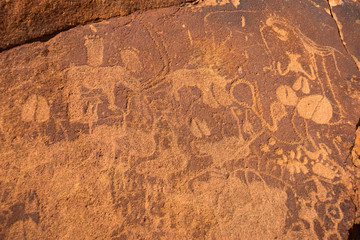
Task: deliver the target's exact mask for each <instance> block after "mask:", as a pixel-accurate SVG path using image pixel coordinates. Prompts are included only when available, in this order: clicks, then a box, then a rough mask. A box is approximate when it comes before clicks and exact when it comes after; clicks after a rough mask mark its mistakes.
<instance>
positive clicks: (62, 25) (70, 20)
mask: <svg viewBox="0 0 360 240" xmlns="http://www.w3.org/2000/svg"><path fill="white" fill-rule="evenodd" d="M190 1H191V0H95V1H90V0H75V1H74V0H72V1H68V0H57V1H49V0H39V1H32V0H0V50H3V49H8V48H10V47H13V46H17V45H19V44H23V43H26V42H30V41H34V40H42V41H45V40H46V39H48V38H49V37H51V36H53V35H54V34H56V33H58V32H60V31H63V30H66V29H69V28H71V27H74V26H77V25H79V24H85V23H87V22H90V21H96V20H99V19H108V18H110V17H114V16H124V15H128V14H130V13H133V12H134V11H136V10H147V9H152V8H160V7H169V6H173V5H180V4H183V3H186V2H190Z"/></svg>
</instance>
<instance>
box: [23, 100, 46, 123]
mask: <svg viewBox="0 0 360 240" xmlns="http://www.w3.org/2000/svg"><path fill="white" fill-rule="evenodd" d="M49 116H50V107H49V105H48V103H47V101H46V99H45V98H44V97H43V96H38V95H35V94H33V95H31V96H30V97H28V99H27V100H26V101H25V103H24V105H23V107H22V111H21V119H22V120H23V121H25V122H32V121H35V122H46V121H47V120H49Z"/></svg>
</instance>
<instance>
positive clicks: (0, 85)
mask: <svg viewBox="0 0 360 240" xmlns="http://www.w3.org/2000/svg"><path fill="white" fill-rule="evenodd" d="M274 1H275V0H274ZM274 3H277V2H274ZM282 4H287V3H282ZM291 4H292V5H291V7H293V5H294V6H295V5H296V6H297V4H298V3H294V2H292V3H291ZM302 4H303V5H304V6H306V7H307V8H311V9H312V10H314V11H312V12H311V14H315V13H316V11H318V10H316V9H317V8H318V7H316V4H315V5H314V4H313V3H311V2H309V1H305V2H303V3H302ZM280 5H281V4H273V5H271V6H270V5H269V6H267V7H263V4H261V3H260V2H257V3H251V4H250V3H249V2H246V1H241V2H240V1H234V0H227V1H203V2H199V4H196V5H189V6H186V7H184V9H182V8H180V9H172V8H170V9H162V10H157V11H152V12H149V13H140V12H139V13H137V14H135V15H133V16H129V17H124V18H114V19H109V20H108V21H107V22H99V23H94V24H92V25H89V26H82V27H79V28H76V29H73V30H70V31H68V32H65V33H61V34H59V36H57V37H55V38H54V39H52V40H49V41H48V42H44V43H42V42H38V43H32V44H29V45H28V46H24V47H23V48H21V49H19V50H16V49H14V50H13V51H12V52H9V53H1V54H0V60H1V61H0V66H1V69H0V70H1V75H0V91H1V94H2V95H3V96H4V97H3V98H1V99H0V106H1V113H2V115H1V117H0V139H1V141H2V142H3V145H2V150H1V151H0V158H1V159H5V160H3V162H0V165H1V167H0V199H2V201H1V204H2V205H1V206H2V207H3V208H4V209H5V210H4V211H3V212H0V220H1V219H5V220H4V221H0V238H2V236H5V239H9V237H13V236H20V235H19V234H23V232H24V230H23V229H20V228H21V227H22V226H26V232H27V233H28V232H29V233H30V232H31V233H32V234H35V233H36V234H38V235H36V236H38V238H41V239H49V238H54V236H55V237H56V238H60V239H61V238H69V237H70V236H79V237H80V238H82V237H85V238H86V237H88V238H89V237H90V238H98V239H140V238H141V239H162V238H164V239H243V238H245V239H247V238H253V239H276V238H277V239H346V238H347V231H348V229H349V228H350V227H351V225H352V224H353V221H354V218H355V217H354V216H355V211H356V210H355V206H354V203H353V202H352V201H351V198H350V196H351V194H353V193H354V186H353V185H352V184H353V182H356V181H358V176H360V175H359V174H358V168H357V167H358V166H359V165H360V164H359V163H358V162H359V161H358V159H359V158H358V155H359V151H358V150H357V149H358V148H356V146H357V145H355V146H354V148H352V152H351V153H350V150H349V149H351V146H352V145H353V138H352V134H353V132H352V131H353V130H354V126H355V125H356V122H357V121H358V116H356V114H357V113H358V112H360V109H359V106H360V105H359V104H357V103H358V99H357V95H356V92H355V90H351V89H352V88H356V87H354V86H357V85H356V84H357V74H358V73H357V72H356V69H355V68H354V67H355V66H353V64H352V65H351V64H350V63H352V60H351V58H350V57H349V56H347V55H346V53H344V51H343V50H339V49H340V48H339V46H341V44H340V45H339V44H338V45H339V46H338V45H336V44H337V43H336V41H333V39H332V38H331V36H332V35H333V34H334V33H335V34H337V32H336V31H335V30H336V29H335V30H334V29H332V28H331V27H329V26H331V25H329V24H328V22H324V24H323V25H322V27H321V28H320V27H318V26H317V25H314V24H313V23H314V22H315V21H314V20H317V21H318V20H319V19H321V16H317V15H316V14H315V15H316V16H315V17H313V16H312V15H311V14H309V15H306V16H308V17H309V19H307V18H306V19H304V17H302V16H301V15H299V16H296V17H287V15H286V14H290V12H289V13H287V12H286V14H285V13H284V14H283V10H281V9H280V7H279V9H280V10H274V9H277V8H278V6H280ZM255 6H256V7H255ZM325 14H326V13H325ZM283 15H284V16H285V17H284V16H283ZM291 16H292V15H291ZM299 19H300V20H299ZM330 20H331V19H330ZM303 21H304V22H307V23H306V24H311V28H309V29H306V26H307V25H306V24H305V23H303ZM331 21H332V20H331ZM312 29H317V30H318V31H319V32H321V34H314V35H312V32H313V30H312ZM320 30H321V31H320ZM89 33H90V34H92V35H89ZM4 63H5V64H7V65H4ZM20 63H21V64H20ZM20 65H21V66H20ZM5 66H6V67H5ZM7 79H11V81H8V80H7ZM29 79H30V80H29ZM349 89H350V90H349ZM356 141H357V140H356ZM350 155H351V156H352V161H351V160H350V158H348V156H350ZM354 165H355V166H354ZM356 166H357V167H356ZM4 179H6V181H3V180H4ZM33 188H36V189H37V195H38V199H39V201H38V206H37V205H36V204H35V205H36V207H34V206H35V205H34V206H33V205H31V204H33V203H31V204H28V205H29V206H30V207H29V208H33V209H36V211H35V210H34V211H33V210H31V211H25V209H24V211H23V218H21V219H20V218H19V220H16V221H15V222H12V220H9V219H11V217H10V215H11V209H12V207H13V203H14V201H15V200H16V201H20V200H21V199H20V198H19V196H20V195H18V192H19V191H27V190H29V189H33ZM18 199H20V200H18ZM34 199H35V197H34ZM26 201H28V200H24V202H26ZM34 201H35V200H34ZM33 212H39V213H38V216H41V218H38V223H36V221H33V220H31V219H33V218H34V216H33V218H31V216H30V215H29V214H31V213H33ZM26 214H28V215H26ZM26 216H28V217H26ZM30 218H31V219H30ZM94 219H96V221H95V220H94ZM99 221H100V222H102V224H100V225H99V224H97V223H98V222H99ZM54 226H55V227H54ZM9 229H10V230H9ZM19 229H20V230H19ZM24 229H25V228H24ZM49 229H50V230H49ZM27 233H26V234H27ZM23 235H24V234H23ZM27 236H28V238H30V234H29V235H27Z"/></svg>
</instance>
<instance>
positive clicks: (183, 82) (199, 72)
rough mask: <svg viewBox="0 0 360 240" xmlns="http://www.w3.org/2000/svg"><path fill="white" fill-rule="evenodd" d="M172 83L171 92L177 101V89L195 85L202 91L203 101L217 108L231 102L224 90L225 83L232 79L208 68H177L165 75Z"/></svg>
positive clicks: (178, 97)
mask: <svg viewBox="0 0 360 240" xmlns="http://www.w3.org/2000/svg"><path fill="white" fill-rule="evenodd" d="M167 78H168V79H169V80H170V81H171V83H172V94H173V95H174V96H175V99H176V100H177V101H179V100H180V94H179V90H180V89H182V88H183V87H197V88H199V89H200V90H201V92H202V98H203V101H204V103H206V104H207V105H209V106H210V107H213V108H217V107H218V106H219V105H222V106H227V105H230V104H231V103H232V99H231V97H230V95H229V93H228V92H227V91H226V86H227V84H230V83H231V82H232V80H228V79H225V78H224V77H221V76H219V75H218V74H216V72H215V71H214V70H212V69H210V68H200V69H196V70H190V69H182V70H177V71H175V72H173V73H171V74H169V75H168V76H167Z"/></svg>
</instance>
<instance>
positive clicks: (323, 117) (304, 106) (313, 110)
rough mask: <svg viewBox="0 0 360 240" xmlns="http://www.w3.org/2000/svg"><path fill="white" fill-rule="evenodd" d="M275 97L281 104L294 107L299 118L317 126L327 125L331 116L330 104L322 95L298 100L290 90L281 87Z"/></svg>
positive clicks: (313, 95)
mask: <svg viewBox="0 0 360 240" xmlns="http://www.w3.org/2000/svg"><path fill="white" fill-rule="evenodd" d="M276 96H277V98H278V100H279V101H280V102H281V103H282V104H284V105H288V106H295V107H296V110H297V112H298V114H299V115H300V116H301V117H303V118H305V119H311V120H312V121H314V122H316V123H318V124H327V123H329V122H330V120H331V118H332V116H333V108H332V106H331V103H330V101H329V99H328V98H327V97H325V96H323V95H319V94H312V95H309V96H305V97H302V98H299V97H297V95H296V93H295V91H294V90H293V89H292V88H290V87H289V86H286V85H281V86H279V87H278V88H277V90H276Z"/></svg>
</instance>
